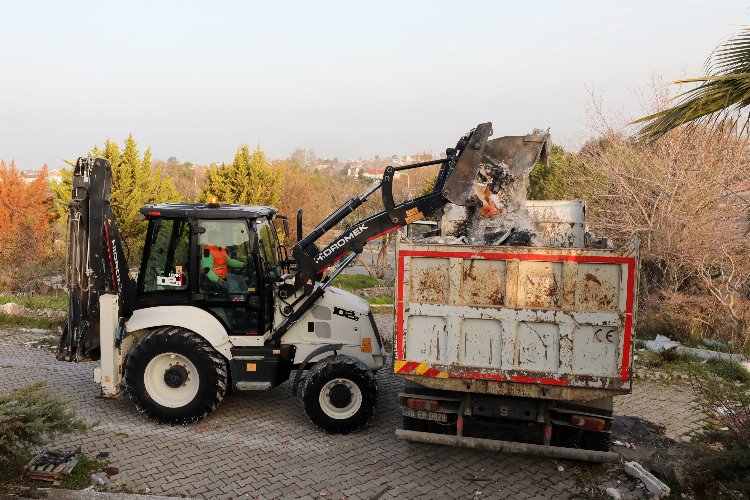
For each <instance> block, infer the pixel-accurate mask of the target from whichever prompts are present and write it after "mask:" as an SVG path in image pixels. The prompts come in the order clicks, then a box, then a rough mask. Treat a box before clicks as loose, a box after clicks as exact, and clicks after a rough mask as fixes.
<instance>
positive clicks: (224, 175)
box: [201, 145, 282, 207]
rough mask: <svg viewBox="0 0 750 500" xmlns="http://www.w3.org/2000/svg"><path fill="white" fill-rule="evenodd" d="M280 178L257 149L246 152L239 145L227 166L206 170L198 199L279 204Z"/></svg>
mask: <svg viewBox="0 0 750 500" xmlns="http://www.w3.org/2000/svg"><path fill="white" fill-rule="evenodd" d="M281 182H282V175H281V172H280V171H279V170H277V169H274V168H273V166H272V165H271V164H270V163H269V162H268V160H266V155H265V153H264V152H263V150H262V149H260V146H258V147H256V148H255V150H254V151H252V152H250V148H249V147H248V146H247V145H243V146H240V147H239V148H238V149H237V154H236V155H235V157H234V161H233V162H232V164H231V165H221V166H220V167H213V168H210V169H209V170H208V172H207V174H206V182H205V184H204V185H203V191H202V194H201V198H202V199H204V200H207V199H208V197H209V196H212V195H213V196H216V197H218V198H219V200H220V201H221V202H222V203H238V204H241V205H267V206H271V207H277V206H278V205H279V203H280V202H281Z"/></svg>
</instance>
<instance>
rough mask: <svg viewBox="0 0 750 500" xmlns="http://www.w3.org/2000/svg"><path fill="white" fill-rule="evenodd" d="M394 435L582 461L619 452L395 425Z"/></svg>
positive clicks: (611, 459)
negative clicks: (428, 430) (505, 439)
mask: <svg viewBox="0 0 750 500" xmlns="http://www.w3.org/2000/svg"><path fill="white" fill-rule="evenodd" d="M396 438H397V439H403V440H406V441H413V442H416V443H426V444H439V445H446V446H459V447H462V448H473V449H476V450H489V451H499V452H503V453H525V454H527V455H537V456H541V457H548V458H561V459H566V460H581V461H586V462H601V463H619V462H620V455H619V454H618V453H614V452H610V451H596V450H582V449H579V448H565V447H562V446H545V445H542V444H529V443H518V442H515V441H498V440H495V439H484V438H474V437H465V436H453V435H446V434H435V433H432V432H420V431H410V430H404V429H396Z"/></svg>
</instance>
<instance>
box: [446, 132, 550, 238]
mask: <svg viewBox="0 0 750 500" xmlns="http://www.w3.org/2000/svg"><path fill="white" fill-rule="evenodd" d="M548 141H549V133H548V132H545V131H541V130H535V131H534V132H533V133H531V134H529V135H526V136H506V137H499V138H497V139H493V140H491V141H487V145H486V146H485V147H484V150H483V152H482V157H481V160H480V165H479V169H478V171H477V174H476V178H475V181H474V184H473V186H472V189H471V192H470V193H469V195H468V197H469V201H471V204H472V205H473V206H468V207H464V206H458V205H453V204H449V205H448V206H446V207H445V209H444V211H443V220H442V223H443V228H442V234H443V237H444V238H448V237H453V238H456V239H458V240H462V241H461V242H465V243H468V244H478V245H511V246H529V245H532V244H533V239H534V237H535V235H537V234H538V233H539V232H540V228H539V225H538V224H537V223H536V221H534V220H532V219H531V218H530V217H529V216H528V214H527V211H526V190H527V188H528V185H529V173H530V172H531V169H532V168H534V165H536V164H537V162H539V161H541V162H543V163H546V162H547V143H548Z"/></svg>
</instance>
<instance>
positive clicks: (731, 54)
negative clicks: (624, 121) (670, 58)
mask: <svg viewBox="0 0 750 500" xmlns="http://www.w3.org/2000/svg"><path fill="white" fill-rule="evenodd" d="M706 69H707V73H709V74H708V75H706V76H702V77H696V78H685V79H682V80H678V81H676V82H675V83H678V84H685V83H699V84H700V85H698V86H697V87H695V88H694V89H691V90H688V91H686V92H684V93H682V94H680V95H678V96H677V97H676V98H675V99H674V100H675V101H677V104H675V105H674V106H672V107H670V108H668V109H665V110H663V111H659V112H658V113H654V114H652V115H649V116H645V117H643V118H641V119H639V120H636V121H634V122H633V123H642V124H644V125H643V127H642V128H641V129H640V130H639V131H638V133H637V137H638V139H639V140H641V141H646V142H652V141H655V140H656V139H658V138H659V137H661V136H663V135H664V134H666V133H667V132H669V131H670V130H672V129H674V128H677V127H679V126H680V125H684V124H688V123H694V122H695V123H697V122H700V121H708V122H709V124H713V125H717V124H719V123H723V122H724V121H725V119H727V118H730V119H731V118H732V117H734V120H736V119H737V118H738V117H739V116H740V115H741V114H742V111H743V109H744V108H745V107H747V106H748V105H750V28H744V29H743V30H742V31H740V32H739V33H737V34H736V35H734V36H733V37H732V38H730V39H729V40H727V41H726V42H724V43H723V44H721V45H720V46H719V47H718V48H717V49H716V50H715V51H714V52H713V54H712V55H711V57H710V58H709V62H708V63H707V65H706ZM747 125H748V122H747V121H745V124H744V125H743V128H744V127H747Z"/></svg>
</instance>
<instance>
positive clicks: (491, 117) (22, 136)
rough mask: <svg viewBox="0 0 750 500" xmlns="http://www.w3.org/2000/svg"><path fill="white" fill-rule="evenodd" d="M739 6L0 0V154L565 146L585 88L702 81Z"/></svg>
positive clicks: (595, 0) (615, 96) (615, 99)
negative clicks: (490, 135)
mask: <svg viewBox="0 0 750 500" xmlns="http://www.w3.org/2000/svg"><path fill="white" fill-rule="evenodd" d="M749 8H750V3H749V2H747V1H709V0H704V1H688V0H675V1H662V0H658V1H657V0H651V1H626V0H616V1H604V0H591V1H564V0H556V1H547V2H542V1H529V0H525V1H522V0H518V1H493V2H489V1H488V2H474V1H453V2H437V1H412V2H391V1H376V2H356V1H328V2H313V1H305V2H287V1H273V2H208V1H203V2H183V1H174V2H163V1H159V2H140V1H109V2H105V1H96V2H70V1H58V2H39V1H28V0H27V1H22V2H14V1H6V0H0V158H4V159H6V160H10V159H15V160H16V163H17V165H18V166H19V168H39V167H40V166H41V164H42V163H43V162H47V163H48V164H49V165H50V166H51V167H57V166H60V165H61V159H64V158H65V159H74V158H76V157H77V156H79V155H81V154H85V153H86V151H88V150H89V148H90V147H91V146H92V145H94V144H101V143H102V142H103V141H104V139H105V138H107V137H110V138H112V139H116V140H117V141H118V142H121V141H122V139H123V138H124V137H125V136H126V135H127V134H128V133H129V132H132V133H133V134H134V136H135V138H136V140H137V141H138V142H139V145H141V146H149V145H150V146H151V147H152V149H153V153H154V156H155V157H157V158H162V159H165V158H167V157H169V156H176V157H177V158H178V159H180V160H181V161H185V160H190V161H193V162H200V163H208V162H212V161H231V159H232V157H233V155H234V152H235V150H236V148H237V146H238V145H239V144H241V143H248V144H251V145H255V144H257V143H259V144H260V145H261V146H262V147H263V148H264V149H265V150H266V152H267V153H268V154H269V156H271V157H273V158H282V157H287V156H288V155H289V154H290V153H291V151H292V150H293V149H294V148H295V147H297V146H301V147H305V148H312V149H314V150H315V151H316V152H317V153H318V155H320V156H326V157H338V158H339V159H340V160H344V159H347V158H352V157H354V158H356V157H358V156H363V157H370V156H372V155H374V154H381V155H385V154H389V155H390V154H407V153H412V152H416V151H420V150H428V151H433V152H434V153H436V154H437V153H438V152H439V151H441V150H443V149H444V148H445V147H447V146H452V145H453V144H454V143H455V141H456V139H458V137H459V136H460V135H461V134H463V133H464V132H466V131H467V130H468V129H470V128H471V127H473V126H474V125H476V124H477V123H479V122H483V121H492V122H493V124H494V126H495V127H494V128H495V135H496V136H498V135H508V134H523V133H527V132H529V131H531V129H532V128H534V127H540V128H541V127H543V128H546V127H549V128H550V129H551V132H552V136H553V140H555V142H558V143H561V144H563V145H566V146H576V145H578V144H580V142H581V141H582V140H583V139H585V138H587V137H588V136H589V135H590V134H591V132H590V129H589V128H588V125H587V123H588V119H587V113H586V104H587V100H588V91H587V88H594V89H595V90H596V93H597V94H598V96H599V97H600V98H601V99H602V100H603V102H604V104H605V106H606V107H608V108H611V109H616V110H624V111H625V112H626V113H632V114H633V115H636V114H638V112H639V110H640V109H641V108H640V102H639V97H638V96H639V92H641V91H642V90H643V89H644V88H646V87H648V85H649V82H650V80H651V78H652V76H653V75H661V76H663V78H664V79H666V80H673V79H675V78H678V77H680V76H684V75H685V74H695V73H700V72H701V71H702V65H703V63H704V62H705V60H706V57H707V56H708V55H709V54H710V52H711V50H712V49H713V48H714V47H715V46H716V45H717V44H718V43H719V42H721V41H722V40H723V39H725V38H726V37H727V36H728V35H730V34H732V33H733V32H735V31H737V29H738V28H739V27H740V26H741V25H743V24H746V23H747V21H748V14H749V13H750V10H749Z"/></svg>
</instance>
